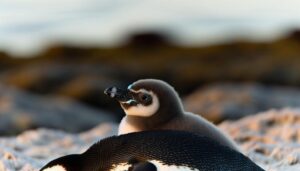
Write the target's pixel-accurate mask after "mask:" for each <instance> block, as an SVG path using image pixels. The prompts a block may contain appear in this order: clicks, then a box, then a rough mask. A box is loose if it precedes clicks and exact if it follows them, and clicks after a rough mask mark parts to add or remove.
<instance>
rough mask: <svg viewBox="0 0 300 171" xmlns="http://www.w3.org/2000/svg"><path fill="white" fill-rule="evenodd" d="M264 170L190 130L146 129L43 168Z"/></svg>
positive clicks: (68, 170) (94, 170)
mask: <svg viewBox="0 0 300 171" xmlns="http://www.w3.org/2000/svg"><path fill="white" fill-rule="evenodd" d="M121 170H122V171H166V170H172V171H197V170H198V171H217V170H227V171H235V170H244V171H261V170H263V169H261V168H260V167H259V166H257V165H256V164H255V163H253V162H252V161H251V160H250V159H249V158H247V157H246V156H244V155H243V154H241V153H239V152H237V151H235V150H232V149H231V148H229V147H226V146H223V145H220V144H219V143H217V142H216V141H213V140H211V139H210V138H207V137H204V136H200V135H198V134H193V133H190V132H186V131H171V130H161V131H143V132H136V133H129V134H126V135H120V136H113V137H110V138H106V139H103V140H101V141H100V142H98V143H96V144H94V145H93V146H91V147H90V148H89V149H88V150H87V151H86V152H84V153H82V154H73V155H68V156H64V157H61V158H58V159H55V160H53V161H51V162H49V163H48V164H46V165H45V166H44V167H43V168H42V169H41V170H40V171H121Z"/></svg>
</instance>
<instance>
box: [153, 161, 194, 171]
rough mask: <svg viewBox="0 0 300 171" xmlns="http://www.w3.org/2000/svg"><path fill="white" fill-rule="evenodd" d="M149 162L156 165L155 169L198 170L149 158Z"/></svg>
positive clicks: (164, 170)
mask: <svg viewBox="0 0 300 171" xmlns="http://www.w3.org/2000/svg"><path fill="white" fill-rule="evenodd" d="M149 162H151V163H153V164H154V165H155V166H156V168H157V171H170V170H172V171H199V170H198V169H194V168H189V167H187V166H177V165H166V164H164V163H163V162H161V161H158V160H150V161H149Z"/></svg>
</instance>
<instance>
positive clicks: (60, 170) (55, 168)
mask: <svg viewBox="0 0 300 171" xmlns="http://www.w3.org/2000/svg"><path fill="white" fill-rule="evenodd" d="M42 171H67V170H66V169H65V168H64V167H63V166H61V165H55V166H52V167H48V168H46V169H43V170H42Z"/></svg>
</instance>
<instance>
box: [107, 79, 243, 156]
mask: <svg viewBox="0 0 300 171" xmlns="http://www.w3.org/2000/svg"><path fill="white" fill-rule="evenodd" d="M112 90H114V91H112ZM105 93H106V94H107V95H109V96H110V97H112V98H115V99H117V100H118V101H119V102H120V104H121V107H122V108H123V110H124V112H125V113H126V116H125V117H124V118H123V119H122V121H121V123H120V125H119V132H118V134H119V135H120V134H126V133H130V132H138V131H145V130H166V129H167V130H183V131H189V132H193V133H198V134H200V135H204V136H207V137H210V138H212V139H214V140H216V141H217V142H219V143H220V144H222V145H225V146H228V147H230V148H232V149H235V150H239V149H238V147H237V145H236V144H235V143H234V142H233V141H232V140H231V139H230V138H229V137H228V136H227V135H226V134H225V133H224V132H222V131H221V130H220V129H219V128H217V127H216V126H215V125H213V124H212V123H210V122H209V121H207V120H206V119H204V118H203V117H201V116H199V115H195V114H193V113H189V112H186V111H184V109H183V106H182V102H181V100H180V98H179V96H178V94H177V92H176V91H175V90H174V88H173V87H171V86H170V85H169V84H167V83H166V82H163V81H161V80H156V79H142V80H138V81H136V82H134V83H133V84H131V85H130V86H128V89H127V91H125V90H122V89H118V88H116V87H111V88H109V89H107V90H106V91H105Z"/></svg>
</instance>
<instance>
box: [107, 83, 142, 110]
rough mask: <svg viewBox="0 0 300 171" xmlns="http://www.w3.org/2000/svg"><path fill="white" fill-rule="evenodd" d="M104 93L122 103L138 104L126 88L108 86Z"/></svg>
mask: <svg viewBox="0 0 300 171" xmlns="http://www.w3.org/2000/svg"><path fill="white" fill-rule="evenodd" d="M104 94H106V95H107V96H109V97H110V98H113V99H116V100H118V101H119V102H120V103H122V104H128V105H131V106H133V105H137V104H138V102H137V101H136V100H135V99H134V96H133V94H132V92H131V91H129V90H128V89H126V90H124V89H120V88H117V87H109V88H107V89H105V90H104Z"/></svg>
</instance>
